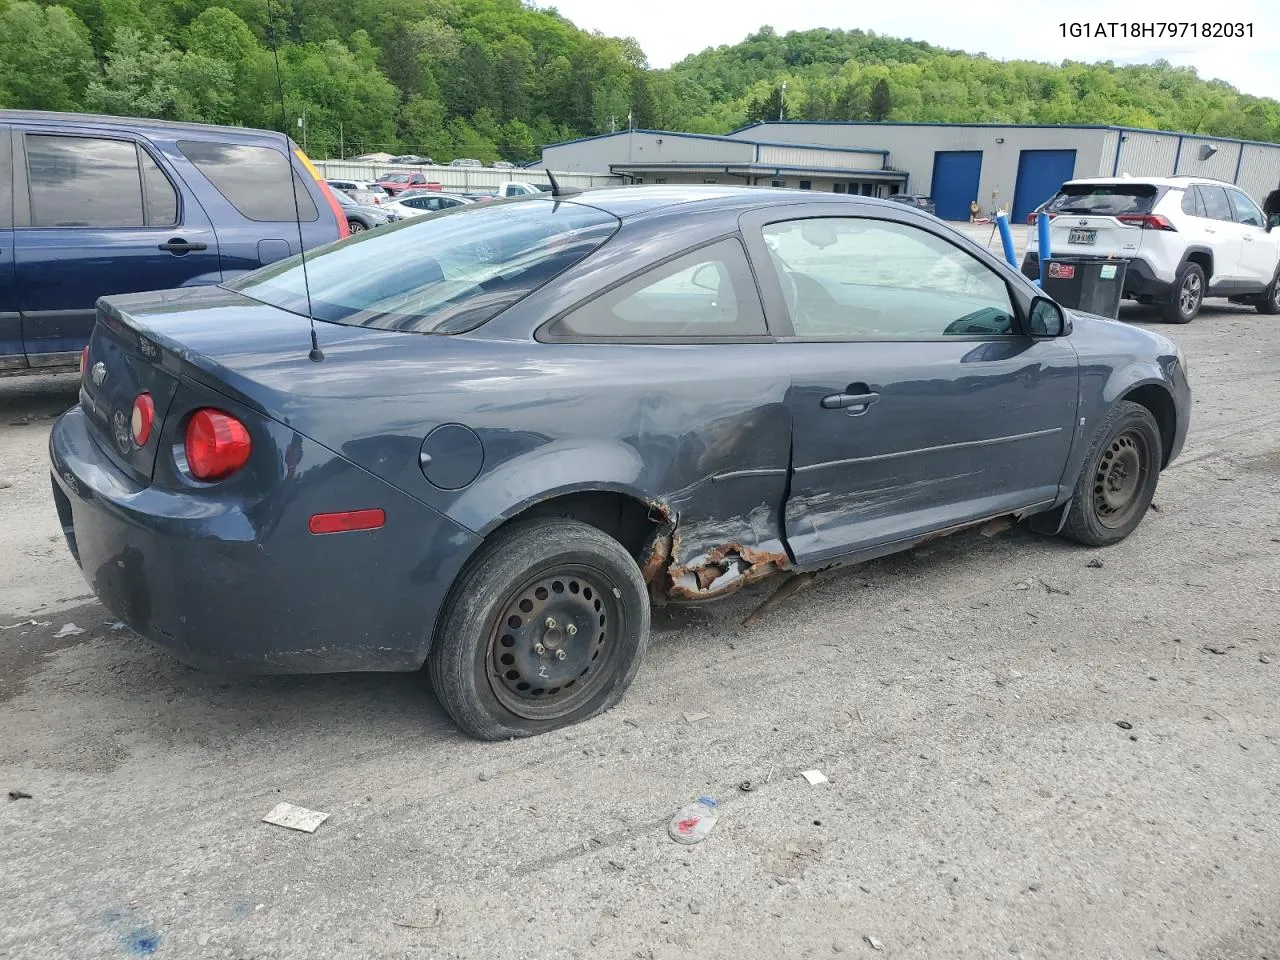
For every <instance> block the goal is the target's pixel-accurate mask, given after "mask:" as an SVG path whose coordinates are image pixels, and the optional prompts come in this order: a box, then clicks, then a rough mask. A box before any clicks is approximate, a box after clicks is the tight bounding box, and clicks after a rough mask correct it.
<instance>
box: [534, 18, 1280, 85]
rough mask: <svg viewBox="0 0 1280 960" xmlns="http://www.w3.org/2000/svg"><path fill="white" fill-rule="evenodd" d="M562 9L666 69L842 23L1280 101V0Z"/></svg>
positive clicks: (1007, 56) (1003, 55)
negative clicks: (1146, 29) (767, 32)
mask: <svg viewBox="0 0 1280 960" xmlns="http://www.w3.org/2000/svg"><path fill="white" fill-rule="evenodd" d="M535 4H536V5H537V6H540V7H554V8H556V9H557V10H559V11H560V13H561V14H562V15H563V16H565V17H567V18H568V19H570V20H572V21H573V22H574V23H576V24H577V25H578V26H579V27H582V28H583V29H586V30H599V31H600V32H601V33H605V34H609V35H611V36H622V37H626V36H630V37H635V38H636V40H637V41H639V43H640V46H641V48H642V49H643V50H644V52H645V54H646V55H647V56H648V57H649V65H650V66H653V67H667V66H670V65H671V64H672V63H674V62H676V61H677V60H680V59H683V58H684V57H686V56H688V55H689V54H691V53H697V52H699V51H700V50H703V49H705V48H707V47H715V46H720V45H722V44H733V43H737V42H738V41H740V40H742V39H743V38H744V37H746V35H747V34H749V33H754V32H755V31H756V30H757V29H758V28H759V27H761V26H762V25H765V24H768V25H770V26H772V27H773V28H774V29H775V30H777V31H778V33H787V32H789V31H791V30H808V29H812V28H814V27H835V28H841V29H845V30H852V29H855V28H856V29H861V30H874V31H875V32H876V33H882V34H887V35H889V36H892V37H900V38H903V39H911V40H924V41H926V42H928V43H932V44H935V45H937V46H941V47H946V48H948V49H955V50H964V51H966V52H968V53H979V52H982V53H986V54H987V56H989V57H992V58H995V59H1003V60H1042V61H1046V62H1050V63H1058V62H1061V61H1062V60H1068V59H1070V60H1081V61H1095V60H1114V61H1115V62H1117V63H1150V62H1151V61H1153V60H1158V59H1160V58H1164V59H1165V60H1168V61H1169V62H1170V63H1173V64H1175V65H1177V66H1191V67H1195V68H1196V69H1197V71H1199V74H1200V76H1201V77H1204V78H1205V79H1220V80H1225V81H1227V82H1228V83H1230V84H1232V85H1233V86H1235V87H1237V88H1238V89H1240V90H1241V91H1242V92H1244V93H1249V94H1253V95H1254V96H1261V97H1275V98H1277V99H1280V2H1277V0H1216V2H1213V3H1205V2H1204V0H1158V2H1151V0H1130V2H1128V3H1115V2H1114V0H1110V2H1105V0H1072V2H1071V3H1039V4H1037V3H1034V2H1027V0H985V5H979V4H978V3H970V2H958V0H897V2H895V3H851V2H850V0H786V2H783V3H779V2H778V0H639V2H633V3H617V2H609V0H535ZM1121 19H1124V20H1129V21H1139V22H1150V21H1165V22H1170V21H1172V22H1178V23H1183V22H1193V21H1194V22H1197V23H1203V22H1204V21H1205V20H1206V19H1207V20H1209V21H1210V22H1231V23H1245V24H1248V23H1252V24H1253V37H1252V39H1250V38H1248V37H1245V38H1244V39H1209V40H1202V39H1198V38H1193V37H1191V36H1187V37H1183V38H1177V39H1169V38H1165V39H1154V38H1149V39H1138V40H1125V39H1123V38H1121V39H1094V38H1090V39H1083V38H1073V37H1070V36H1067V37H1063V35H1062V33H1063V31H1062V27H1061V26H1059V25H1060V24H1061V23H1063V22H1067V23H1072V22H1083V21H1090V22H1097V21H1102V22H1105V23H1110V22H1111V21H1115V20H1121Z"/></svg>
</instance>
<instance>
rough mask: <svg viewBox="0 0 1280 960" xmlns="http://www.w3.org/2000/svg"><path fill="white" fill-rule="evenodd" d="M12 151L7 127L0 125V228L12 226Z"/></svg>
mask: <svg viewBox="0 0 1280 960" xmlns="http://www.w3.org/2000/svg"><path fill="white" fill-rule="evenodd" d="M12 184H13V153H12V151H11V149H10V146H9V128H8V127H3V126H0V230H5V229H8V228H9V227H11V226H13V186H12Z"/></svg>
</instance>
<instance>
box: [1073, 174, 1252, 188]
mask: <svg viewBox="0 0 1280 960" xmlns="http://www.w3.org/2000/svg"><path fill="white" fill-rule="evenodd" d="M1127 183H1131V184H1134V185H1136V186H1149V187H1186V186H1188V185H1189V184H1193V183H1217V184H1221V185H1222V186H1224V187H1234V186H1235V184H1234V183H1232V182H1231V181H1230V180H1219V179H1218V178H1217V177H1193V176H1177V177H1124V176H1120V177H1077V178H1076V179H1074V180H1068V181H1066V183H1064V184H1063V186H1064V187H1065V186H1068V185H1072V184H1081V185H1095V184H1096V185H1099V186H1112V185H1114V186H1120V185H1122V184H1127Z"/></svg>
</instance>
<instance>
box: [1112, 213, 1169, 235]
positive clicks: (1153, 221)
mask: <svg viewBox="0 0 1280 960" xmlns="http://www.w3.org/2000/svg"><path fill="white" fill-rule="evenodd" d="M1116 219H1117V220H1119V221H1120V222H1121V223H1123V224H1126V225H1127V226H1130V227H1141V228H1142V229H1143V230H1168V231H1170V232H1171V233H1177V232H1178V228H1177V227H1175V226H1174V225H1173V223H1172V222H1170V220H1169V218H1168V217H1162V216H1160V214H1158V213H1122V214H1120V215H1119V216H1118V217H1116Z"/></svg>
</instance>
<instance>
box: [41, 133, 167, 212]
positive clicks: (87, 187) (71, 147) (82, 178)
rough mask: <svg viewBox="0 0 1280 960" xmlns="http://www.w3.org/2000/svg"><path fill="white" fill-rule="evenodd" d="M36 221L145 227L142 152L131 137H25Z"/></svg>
mask: <svg viewBox="0 0 1280 960" xmlns="http://www.w3.org/2000/svg"><path fill="white" fill-rule="evenodd" d="M26 146H27V181H28V183H29V185H30V190H31V225H32V226H35V227H141V226H144V225H145V223H146V217H145V215H144V213H143V207H142V179H141V177H140V176H139V171H138V151H137V148H136V147H135V146H134V145H133V143H132V142H131V141H128V140H102V139H98V138H96V137H59V136H44V135H40V134H32V133H29V134H27V135H26Z"/></svg>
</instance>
